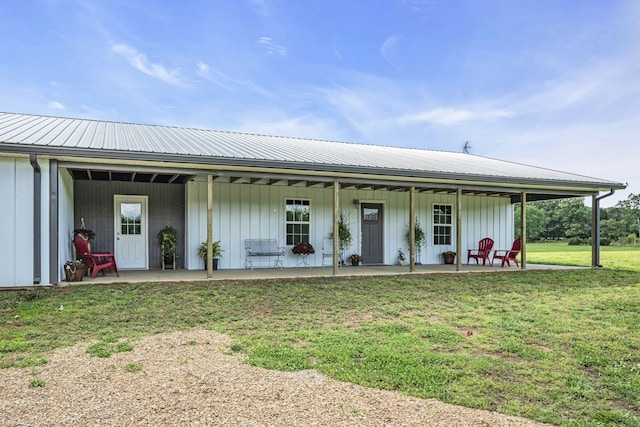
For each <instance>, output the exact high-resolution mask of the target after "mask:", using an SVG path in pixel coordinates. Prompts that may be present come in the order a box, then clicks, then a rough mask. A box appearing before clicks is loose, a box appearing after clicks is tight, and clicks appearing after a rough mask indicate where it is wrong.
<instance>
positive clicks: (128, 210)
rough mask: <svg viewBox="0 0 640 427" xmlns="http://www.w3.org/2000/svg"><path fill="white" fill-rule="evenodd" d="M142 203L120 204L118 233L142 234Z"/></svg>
mask: <svg viewBox="0 0 640 427" xmlns="http://www.w3.org/2000/svg"><path fill="white" fill-rule="evenodd" d="M141 224H142V204H141V203H121V204H120V233H121V234H124V235H137V234H142V226H141Z"/></svg>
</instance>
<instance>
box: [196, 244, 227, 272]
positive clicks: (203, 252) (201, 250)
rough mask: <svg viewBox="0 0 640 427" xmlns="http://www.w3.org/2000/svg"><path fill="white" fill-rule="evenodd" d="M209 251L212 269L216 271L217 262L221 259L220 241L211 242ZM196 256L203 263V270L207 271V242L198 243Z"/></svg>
mask: <svg viewBox="0 0 640 427" xmlns="http://www.w3.org/2000/svg"><path fill="white" fill-rule="evenodd" d="M211 250H212V256H213V269H214V270H217V269H218V260H219V259H220V257H222V252H224V251H223V250H222V248H221V247H220V240H216V241H215V242H211ZM198 256H199V257H200V258H201V259H202V260H203V261H204V268H205V270H206V269H207V242H202V243H200V246H198Z"/></svg>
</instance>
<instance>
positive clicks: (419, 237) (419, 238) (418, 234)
mask: <svg viewBox="0 0 640 427" xmlns="http://www.w3.org/2000/svg"><path fill="white" fill-rule="evenodd" d="M404 237H405V239H406V240H407V243H409V244H411V241H410V237H411V236H410V235H409V230H407V232H406V234H405V235H404ZM413 241H414V243H415V245H416V246H415V247H416V254H415V257H416V259H415V263H416V264H420V253H421V252H422V251H421V249H422V247H423V246H424V245H425V243H427V234H426V233H425V232H424V230H423V229H422V227H421V226H420V221H419V220H418V218H416V224H415V228H414V230H413Z"/></svg>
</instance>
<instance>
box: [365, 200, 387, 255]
mask: <svg viewBox="0 0 640 427" xmlns="http://www.w3.org/2000/svg"><path fill="white" fill-rule="evenodd" d="M360 213H361V216H360V217H361V221H362V222H361V223H362V258H363V259H364V261H363V262H362V263H363V264H382V262H383V259H384V256H383V255H384V254H383V251H382V236H383V224H384V223H383V221H382V213H383V209H382V204H378V203H362V204H361V205H360Z"/></svg>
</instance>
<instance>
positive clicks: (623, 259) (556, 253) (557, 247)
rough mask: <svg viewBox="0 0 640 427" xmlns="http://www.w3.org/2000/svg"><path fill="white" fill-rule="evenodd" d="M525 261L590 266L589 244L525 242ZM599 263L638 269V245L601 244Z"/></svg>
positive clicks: (613, 266) (612, 266) (626, 268)
mask: <svg viewBox="0 0 640 427" xmlns="http://www.w3.org/2000/svg"><path fill="white" fill-rule="evenodd" d="M527 262H531V263H536V264H557V265H576V266H584V267H590V266H591V246H586V245H583V246H569V245H567V243H566V242H562V241H557V242H544V243H527ZM600 264H602V265H603V266H604V267H605V268H615V269H622V270H633V271H640V246H601V247H600Z"/></svg>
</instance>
